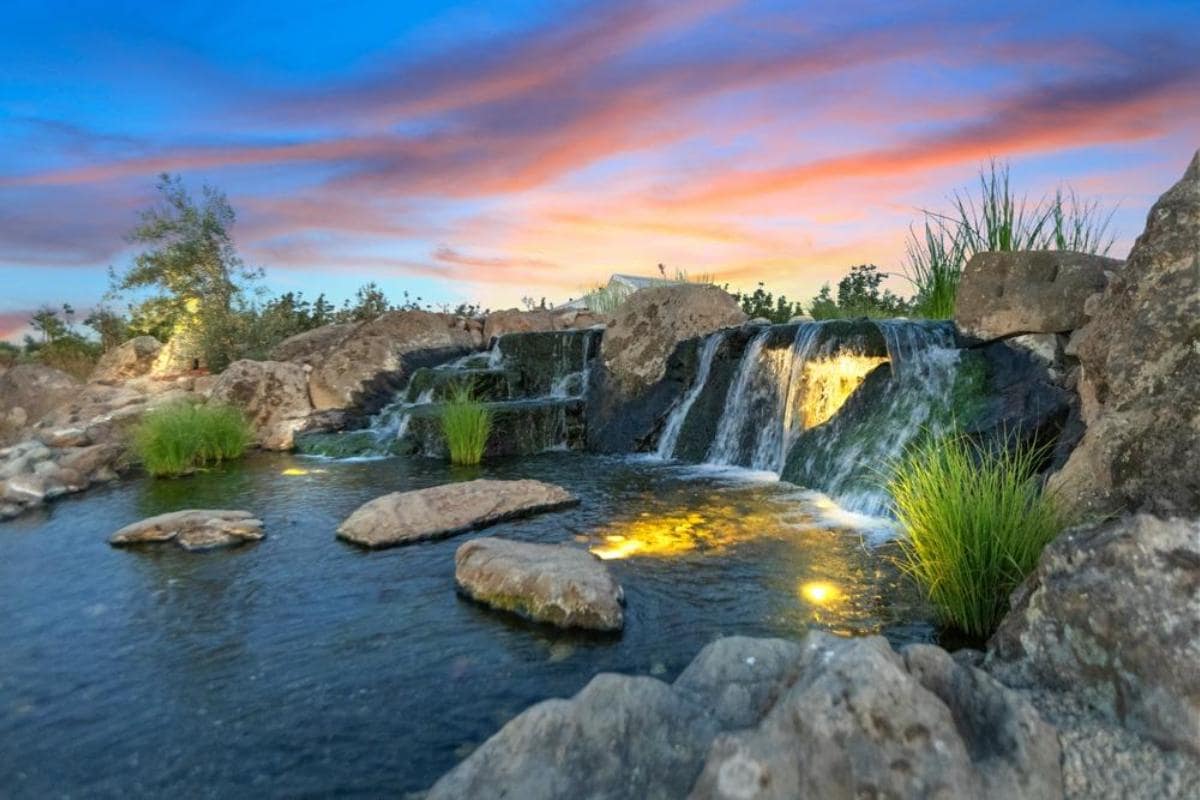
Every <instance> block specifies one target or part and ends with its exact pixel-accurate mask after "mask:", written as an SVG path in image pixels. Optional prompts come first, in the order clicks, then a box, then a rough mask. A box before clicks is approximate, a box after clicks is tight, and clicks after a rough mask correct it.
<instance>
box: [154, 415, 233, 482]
mask: <svg viewBox="0 0 1200 800" xmlns="http://www.w3.org/2000/svg"><path fill="white" fill-rule="evenodd" d="M252 440H253V432H252V431H251V429H250V426H249V424H248V423H247V422H246V419H245V417H243V416H242V413H241V412H240V411H238V410H237V409H235V408H230V407H228V406H220V405H204V406H200V405H191V404H190V403H180V404H176V405H171V406H166V407H164V408H160V409H156V410H154V411H151V412H149V413H147V414H146V415H145V416H144V417H143V418H142V421H141V422H140V423H139V424H138V425H137V427H136V428H134V431H133V451H134V453H135V454H136V456H137V458H138V460H139V461H141V463H142V466H143V467H144V468H145V470H146V472H148V473H150V474H151V475H155V476H174V475H184V474H186V473H189V472H193V471H195V470H196V469H199V468H201V467H206V466H208V465H210V464H217V463H220V462H221V461H226V460H229V459H235V458H240V457H241V455H242V454H243V453H244V452H245V451H246V448H247V447H248V446H249V445H250V443H251V441H252Z"/></svg>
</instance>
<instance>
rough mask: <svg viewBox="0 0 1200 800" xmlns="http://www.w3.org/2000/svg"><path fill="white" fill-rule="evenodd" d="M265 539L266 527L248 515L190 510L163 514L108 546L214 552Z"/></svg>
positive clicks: (124, 532) (128, 527)
mask: <svg viewBox="0 0 1200 800" xmlns="http://www.w3.org/2000/svg"><path fill="white" fill-rule="evenodd" d="M261 538H263V524H262V522H261V521H260V520H257V519H255V518H254V515H253V514H251V513H250V512H248V511H213V510H200V509H190V510H187V511H174V512H172V513H170V514H160V515H158V516H157V517H150V518H149V519H144V520H142V521H141V522H135V523H133V524H132V525H126V526H125V527H124V528H121V530H119V531H117V532H116V533H114V534H113V535H112V536H111V537H110V538H109V540H108V543H109V544H111V545H113V546H114V547H123V546H126V545H136V544H146V543H158V542H174V543H175V544H177V545H179V546H180V547H182V548H183V549H184V550H210V549H212V548H215V547H228V546H231V545H239V544H245V543H246V542H253V541H257V540H259V539H261Z"/></svg>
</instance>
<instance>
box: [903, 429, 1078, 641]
mask: <svg viewBox="0 0 1200 800" xmlns="http://www.w3.org/2000/svg"><path fill="white" fill-rule="evenodd" d="M1044 456H1045V449H1044V448H1042V447H1037V446H1034V445H1026V444H1020V443H1015V442H1013V443H1010V444H1009V446H1008V447H1007V448H1003V447H987V446H982V445H979V444H977V443H975V442H973V441H972V440H970V439H969V438H967V437H965V436H963V435H952V436H949V437H945V438H935V437H933V436H927V437H925V438H924V439H923V440H922V441H920V442H918V443H917V444H916V445H915V446H914V447H912V448H911V449H910V450H909V452H908V453H907V454H906V455H905V456H904V457H903V458H901V459H900V462H899V463H898V464H897V466H896V469H895V472H894V474H893V476H892V478H891V480H890V481H889V485H888V490H889V492H890V493H891V496H892V500H893V504H894V510H895V513H896V517H897V519H898V521H899V523H900V525H901V527H902V528H903V529H904V530H905V532H906V533H907V537H906V538H903V539H902V540H901V541H900V548H901V553H902V555H901V557H900V564H901V567H902V568H903V569H904V571H905V572H906V573H908V574H909V575H910V576H912V577H913V578H914V579H915V580H916V582H917V584H918V585H919V586H920V587H921V589H922V590H923V591H924V592H925V594H926V596H927V597H928V598H929V600H930V601H931V602H932V603H933V606H934V608H935V610H936V612H937V614H938V616H939V618H940V619H941V620H942V622H943V623H944V624H947V625H949V626H952V627H954V628H957V629H959V630H961V631H963V632H965V633H967V634H969V635H971V636H978V637H984V636H987V635H989V634H990V633H991V632H992V631H993V630H994V629H995V627H996V625H997V624H998V623H999V621H1000V618H1001V617H1002V616H1003V615H1004V614H1005V612H1006V611H1007V610H1008V597H1009V594H1011V592H1012V591H1013V590H1014V589H1015V588H1016V587H1017V585H1018V584H1020V583H1021V581H1023V580H1024V579H1025V578H1026V576H1028V575H1029V573H1030V572H1031V571H1032V570H1033V568H1034V567H1035V566H1036V565H1037V560H1038V557H1039V556H1040V554H1041V552H1042V548H1044V547H1045V546H1046V544H1048V543H1049V542H1050V540H1051V539H1053V538H1054V537H1055V536H1057V535H1058V534H1059V533H1060V532H1061V531H1062V530H1063V528H1065V527H1066V525H1067V516H1066V514H1065V512H1064V511H1063V510H1062V508H1061V506H1060V505H1059V504H1058V503H1057V502H1056V498H1055V497H1054V496H1053V495H1051V494H1048V493H1043V492H1042V490H1041V487H1040V484H1039V481H1038V478H1037V475H1036V470H1037V466H1038V464H1039V463H1040V462H1041V461H1042V459H1043V458H1044Z"/></svg>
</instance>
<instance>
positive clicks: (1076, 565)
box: [988, 515, 1200, 756]
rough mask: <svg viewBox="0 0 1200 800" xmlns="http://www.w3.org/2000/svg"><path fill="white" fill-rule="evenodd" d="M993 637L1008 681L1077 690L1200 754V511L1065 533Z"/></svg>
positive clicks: (1132, 724)
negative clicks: (1188, 517) (1197, 516)
mask: <svg viewBox="0 0 1200 800" xmlns="http://www.w3.org/2000/svg"><path fill="white" fill-rule="evenodd" d="M988 649H989V665H990V666H992V667H993V668H994V669H995V670H996V672H997V674H999V675H1001V676H1002V677H1003V678H1004V679H1005V680H1006V681H1010V682H1013V683H1015V684H1018V685H1026V686H1029V685H1043V686H1050V687H1054V688H1058V689H1064V690H1070V691H1072V692H1074V693H1077V694H1079V695H1080V696H1082V697H1083V698H1084V699H1085V700H1086V701H1087V702H1088V703H1089V704H1090V705H1092V706H1093V707H1095V708H1099V709H1102V710H1103V711H1104V712H1105V713H1107V714H1108V715H1109V716H1110V717H1111V718H1113V719H1115V720H1118V721H1120V722H1122V723H1124V724H1125V725H1126V726H1128V727H1129V728H1131V729H1133V730H1135V731H1137V732H1139V733H1141V734H1143V735H1145V736H1148V737H1149V738H1151V739H1154V740H1155V741H1157V742H1159V743H1161V744H1163V745H1166V746H1168V747H1176V748H1183V749H1186V750H1190V751H1191V752H1192V753H1193V754H1195V755H1198V756H1200V523H1197V522H1188V521H1184V520H1162V519H1157V518H1155V517H1152V516H1149V515H1138V516H1135V517H1127V518H1123V519H1119V520H1114V521H1112V522H1108V523H1105V524H1102V525H1098V526H1095V527H1085V528H1077V529H1074V530H1072V531H1069V532H1067V533H1066V534H1064V535H1062V536H1060V537H1059V538H1058V539H1056V540H1055V541H1053V542H1052V543H1051V544H1050V545H1049V546H1048V547H1047V548H1046V550H1045V551H1044V552H1043V553H1042V557H1041V560H1040V562H1039V564H1038V567H1037V569H1036V570H1035V572H1034V574H1033V575H1032V576H1030V577H1029V579H1028V580H1026V582H1025V583H1024V584H1023V585H1022V586H1021V587H1019V588H1018V589H1017V591H1016V592H1015V593H1014V595H1013V610H1012V612H1011V613H1010V614H1009V615H1008V616H1007V617H1005V619H1004V621H1003V623H1002V624H1001V626H1000V629H999V630H998V631H997V633H996V634H995V636H994V637H993V638H992V641H991V642H990V643H989V648H988Z"/></svg>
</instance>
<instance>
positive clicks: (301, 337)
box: [271, 322, 358, 365]
mask: <svg viewBox="0 0 1200 800" xmlns="http://www.w3.org/2000/svg"><path fill="white" fill-rule="evenodd" d="M356 327H358V323H349V322H343V323H336V324H333V325H323V326H321V327H320V328H314V329H312V330H311V331H305V332H304V333H298V334H296V335H295V336H291V337H288V338H287V339H284V340H283V341H282V342H280V343H279V344H277V345H275V349H274V350H272V351H271V360H272V361H295V362H297V363H299V364H310V365H315V364H319V363H321V361H322V360H323V359H324V357H325V355H326V354H327V353H328V352H329V351H330V350H332V349H333V348H335V347H337V346H338V345H339V344H341V343H342V342H344V341H345V340H346V337H347V336H349V335H350V334H351V333H353V331H354V329H355V328H356Z"/></svg>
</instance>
